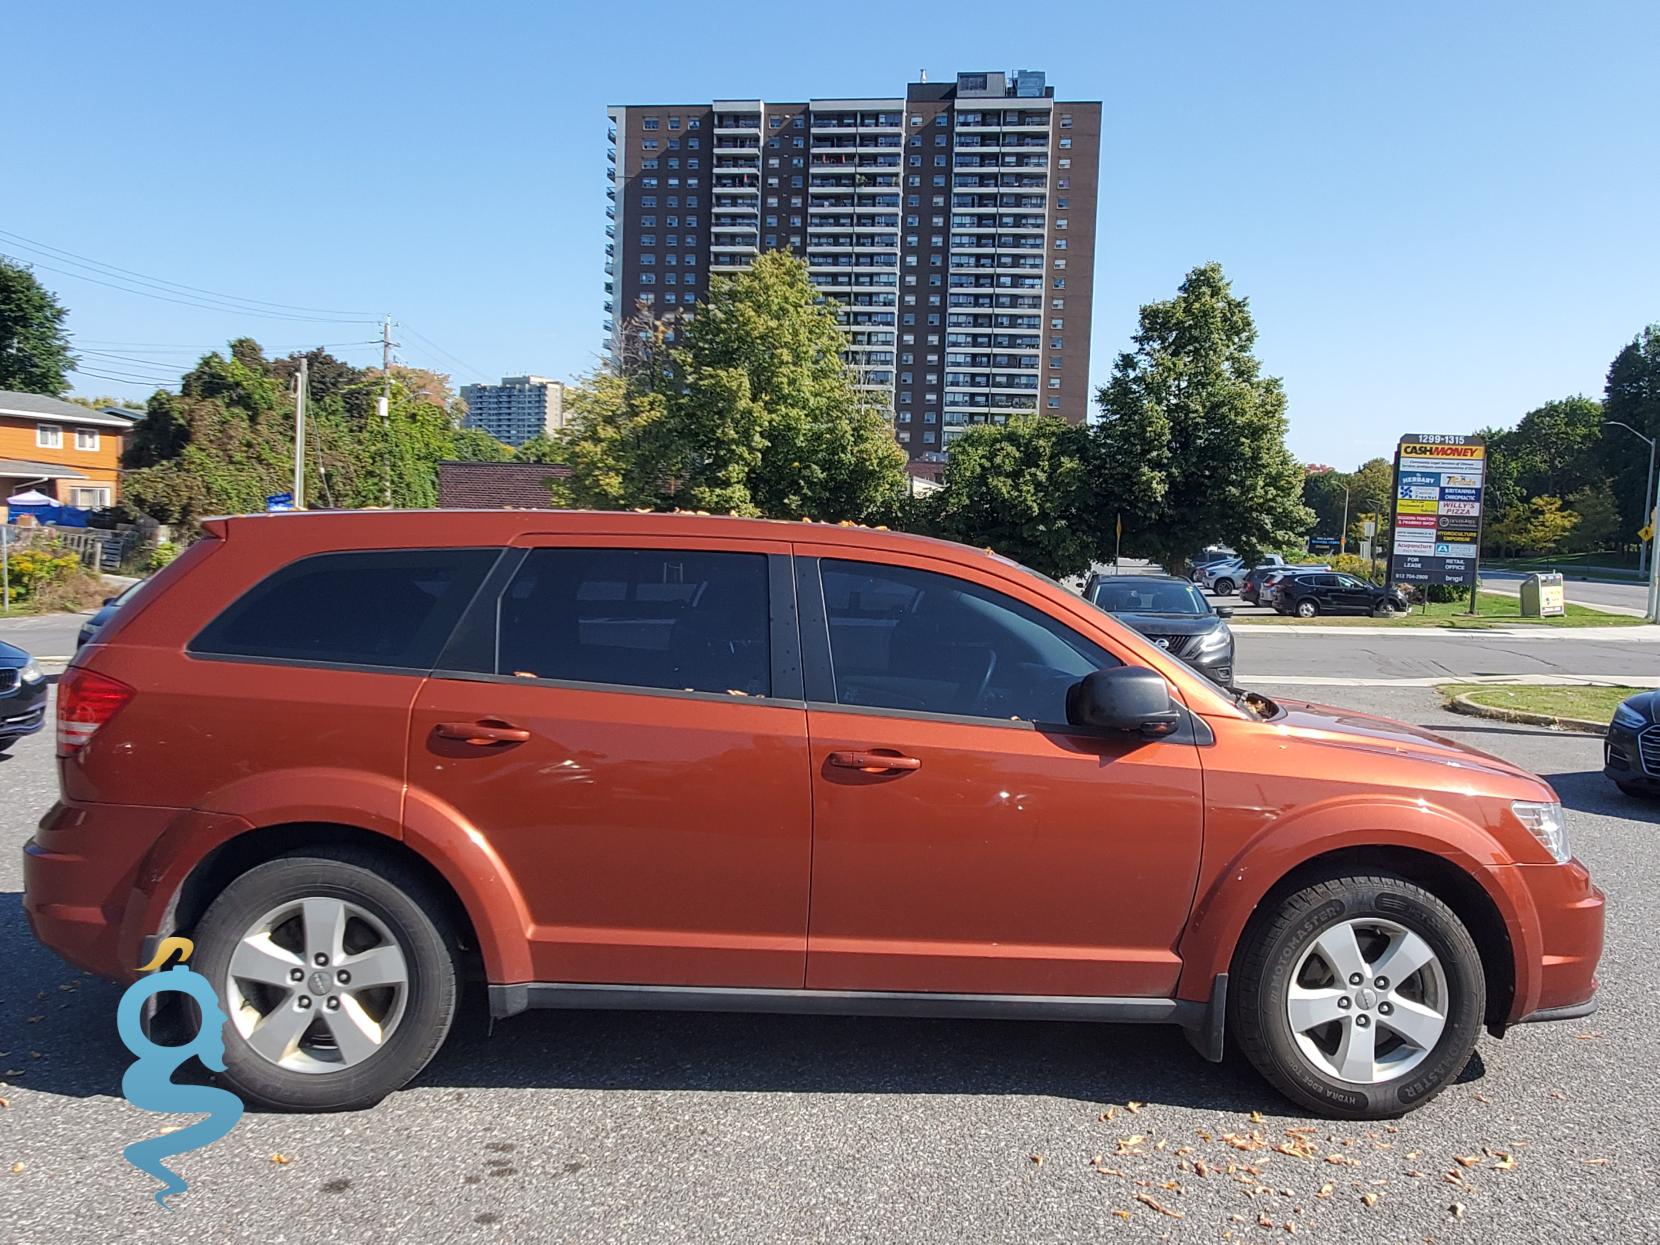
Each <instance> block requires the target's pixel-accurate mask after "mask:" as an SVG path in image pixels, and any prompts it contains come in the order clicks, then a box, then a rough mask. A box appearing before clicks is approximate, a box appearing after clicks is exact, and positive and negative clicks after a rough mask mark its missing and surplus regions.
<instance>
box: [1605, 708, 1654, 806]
mask: <svg viewBox="0 0 1660 1245" xmlns="http://www.w3.org/2000/svg"><path fill="white" fill-rule="evenodd" d="M1644 743H1647V744H1648V748H1647V754H1648V755H1647V759H1646V761H1645V757H1644V748H1643V744H1644ZM1602 772H1603V773H1604V774H1606V775H1607V776H1608V777H1609V778H1611V779H1613V780H1614V781H1615V782H1617V783H1619V784H1620V785H1621V786H1622V787H1642V788H1645V789H1647V790H1649V791H1660V726H1646V727H1644V728H1643V729H1642V730H1641V731H1634V730H1630V729H1629V728H1627V727H1624V726H1620V725H1619V724H1618V723H1610V724H1609V726H1608V736H1607V738H1606V739H1604V740H1603V744H1602Z"/></svg>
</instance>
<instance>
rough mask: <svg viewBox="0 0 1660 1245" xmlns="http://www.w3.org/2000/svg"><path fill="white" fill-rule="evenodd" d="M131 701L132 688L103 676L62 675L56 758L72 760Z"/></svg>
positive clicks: (78, 671)
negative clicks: (69, 758)
mask: <svg viewBox="0 0 1660 1245" xmlns="http://www.w3.org/2000/svg"><path fill="white" fill-rule="evenodd" d="M132 698H133V689H132V688H130V687H128V686H127V685H126V684H125V683H123V682H121V681H120V680H119V679H112V678H110V677H109V676H108V675H107V674H99V673H97V672H96V671H94V670H81V669H70V670H67V671H65V672H64V676H63V678H62V679H60V680H59V681H58V755H59V756H60V757H72V756H74V755H75V753H76V752H78V751H80V749H81V748H82V747H83V746H84V745H85V744H86V742H87V740H89V739H91V738H92V736H93V735H94V734H95V733H96V732H97V730H98V728H99V727H100V726H102V725H103V724H104V723H105V722H108V721H109V720H110V719H111V718H113V717H114V716H115V715H116V712H117V711H118V710H119V709H120V708H121V706H122V705H124V704H126V703H127V702H128V701H129V700H131V699H132Z"/></svg>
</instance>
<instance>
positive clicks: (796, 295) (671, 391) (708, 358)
mask: <svg viewBox="0 0 1660 1245" xmlns="http://www.w3.org/2000/svg"><path fill="white" fill-rule="evenodd" d="M671 330H672V331H673V332H675V333H676V334H677V335H678V337H679V341H678V343H676V344H674V345H672V346H671V345H670V344H669V341H668V334H669V332H670V331H671ZM623 336H624V340H625V341H626V342H627V343H628V349H627V354H626V357H625V358H624V360H623V361H622V363H621V364H620V365H615V366H609V365H608V366H607V367H604V368H602V369H601V370H600V371H598V372H596V373H594V374H593V375H592V376H589V377H588V378H586V379H585V380H584V381H583V382H582V383H581V384H580V385H579V386H577V387H576V389H575V390H574V391H572V392H569V393H567V395H566V408H567V429H566V431H565V433H564V435H562V436H561V437H560V438H559V443H560V447H561V449H562V451H563V453H562V454H561V455H560V457H561V458H562V459H563V461H564V462H565V463H566V464H567V465H568V466H569V467H570V468H571V473H572V474H571V476H570V478H569V479H568V480H564V481H561V482H559V484H558V485H557V486H556V488H555V499H556V500H557V501H559V502H561V503H562V504H571V505H585V506H602V507H612V508H614V507H618V506H629V507H633V506H652V507H656V508H670V507H676V506H678V507H682V508H685V509H693V510H708V511H712V512H714V513H717V514H747V515H766V516H771V517H775V518H812V519H827V520H842V519H847V520H853V521H865V520H869V519H873V518H876V517H881V516H885V515H886V514H888V513H890V512H891V511H892V510H893V509H894V508H895V507H896V506H897V505H898V503H899V500H900V499H901V498H902V497H903V495H904V490H905V454H904V451H903V450H901V449H900V448H899V447H898V445H897V444H895V442H894V439H893V434H892V431H891V429H890V428H889V426H888V422H887V419H886V418H885V416H884V415H883V414H882V412H881V411H880V410H878V409H877V407H876V406H875V404H874V403H873V402H872V401H871V400H870V399H869V398H868V397H867V396H866V395H865V394H863V393H862V392H861V391H860V390H859V388H858V387H857V385H856V384H855V381H854V377H853V374H852V372H851V371H850V370H849V369H848V367H847V366H846V364H845V363H844V362H843V360H842V357H841V352H842V350H843V349H845V347H846V340H845V338H844V337H843V335H842V332H841V329H840V327H839V326H838V325H837V323H836V317H835V313H834V311H833V310H832V309H831V308H830V307H829V306H828V305H827V304H825V303H824V302H823V301H822V300H821V299H820V298H819V296H818V293H817V291H816V290H815V289H814V288H813V285H812V283H811V282H810V281H809V280H808V279H807V267H806V265H805V264H804V263H803V262H802V261H801V260H799V259H797V258H795V257H793V256H791V255H788V254H785V253H783V252H779V251H770V252H768V253H766V254H764V255H762V256H760V257H759V258H758V259H756V261H755V263H754V264H753V265H752V266H751V267H750V268H749V269H748V270H746V271H745V272H743V273H741V274H739V275H737V276H734V277H731V278H716V280H715V281H714V282H713V283H712V285H711V289H710V294H709V297H708V299H707V300H705V301H704V302H703V303H701V304H700V305H699V306H698V310H697V314H696V315H695V316H693V317H691V318H690V319H689V320H687V321H686V322H685V323H684V325H683V326H681V325H678V324H675V325H671V324H664V323H661V322H652V321H649V320H640V319H636V320H635V321H633V322H631V323H630V324H629V325H628V326H625V329H624V334H623Z"/></svg>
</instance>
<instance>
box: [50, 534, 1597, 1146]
mask: <svg viewBox="0 0 1660 1245" xmlns="http://www.w3.org/2000/svg"><path fill="white" fill-rule="evenodd" d="M57 740H58V745H57V746H58V757H59V771H60V780H61V788H62V794H61V798H60V799H59V801H58V803H57V804H56V805H55V806H54V807H53V808H52V810H51V811H50V812H48V813H47V814H46V815H45V817H44V818H42V820H41V823H40V828H39V832H38V833H37V834H36V836H35V838H34V839H33V840H32V841H31V842H30V843H29V844H28V845H27V847H26V848H25V856H26V860H25V878H26V883H25V886H26V894H25V900H24V902H25V907H26V909H27V912H28V917H29V920H30V923H31V925H32V927H33V929H34V931H35V934H36V936H37V937H39V938H40V939H41V940H42V941H43V942H45V943H46V944H47V945H48V946H50V947H52V948H54V949H55V950H56V951H58V952H59V953H60V954H61V955H62V956H64V958H66V959H68V960H69V961H71V962H72V963H74V964H77V965H81V966H83V967H85V968H88V969H91V970H93V971H95V972H97V973H100V974H103V975H105V976H108V977H112V978H116V979H118V980H124V979H131V978H133V977H134V976H135V974H136V971H137V966H139V965H141V964H144V963H146V962H147V961H148V960H149V959H150V957H151V955H152V952H153V951H154V949H155V948H156V946H157V944H158V940H159V939H161V938H163V937H166V936H168V935H172V934H185V935H188V936H189V937H191V938H192V939H194V941H195V945H196V951H195V960H194V967H195V968H196V969H197V970H198V971H199V972H201V973H203V974H204V975H205V976H207V978H208V979H209V980H210V981H211V982H212V983H213V985H214V987H215V988H216V989H217V990H219V991H220V992H221V994H222V1001H223V1004H224V1010H225V1013H226V1015H227V1017H228V1021H227V1024H226V1027H225V1063H226V1069H227V1070H226V1073H225V1076H226V1078H227V1079H228V1081H229V1082H230V1084H231V1085H232V1086H233V1087H234V1088H235V1089H236V1090H237V1091H239V1092H240V1093H242V1094H243V1095H245V1096H247V1097H249V1098H252V1099H257V1100H260V1101H262V1102H264V1103H268V1104H272V1105H276V1106H279V1107H286V1108H293V1109H329V1108H344V1107H356V1106H362V1105H365V1104H368V1103H371V1102H374V1101H375V1100H377V1099H378V1098H380V1097H382V1096H383V1095H385V1094H386V1093H388V1092H390V1091H392V1090H394V1089H396V1088H398V1087H400V1086H402V1085H403V1084H405V1083H406V1082H407V1081H409V1080H410V1079H411V1078H412V1077H414V1076H415V1075H416V1074H417V1073H418V1072H419V1071H420V1070H421V1068H422V1067H423V1066H424V1065H425V1064H426V1063H427V1061H428V1060H429V1059H431V1058H432V1056H433V1054H434V1052H435V1051H437V1049H438V1048H439V1046H440V1045H441V1044H442V1042H443V1041H444V1038H445V1035H446V1034H447V1032H448V1031H449V1028H450V1025H451V1022H452V1020H453V1018H454V1016H455V1015H456V1011H457V1008H458V1006H459V1004H460V1000H461V999H462V998H463V997H470V996H473V995H474V993H475V988H476V992H477V994H479V995H482V996H483V997H485V998H487V999H488V1003H489V1008H490V1012H491V1015H492V1016H494V1017H496V1018H501V1017H506V1016H511V1015H513V1014H515V1013H517V1012H520V1011H523V1010H525V1009H526V1008H531V1007H561V1008H653V1009H662V1010H671V1011H673V1010H695V1009H705V1010H754V1011H796V1012H815V1013H852V1014H859V1015H925V1016H969V1017H1002V1018H1019V1017H1035V1018H1060V1019H1069V1020H1102V1021H1146V1022H1156V1023H1167V1024H1174V1025H1178V1026H1180V1027H1181V1028H1182V1029H1184V1030H1185V1031H1186V1034H1187V1036H1188V1038H1189V1040H1190V1041H1191V1042H1192V1043H1193V1045H1194V1046H1195V1047H1197V1048H1198V1050H1199V1051H1200V1052H1201V1053H1203V1054H1204V1055H1205V1056H1206V1057H1208V1058H1210V1059H1213V1060H1216V1059H1220V1058H1221V1057H1222V1054H1223V1045H1224V1033H1226V1034H1228V1035H1229V1036H1231V1037H1233V1038H1234V1039H1235V1040H1236V1042H1237V1045H1238V1046H1239V1048H1240V1049H1242V1050H1243V1052H1244V1053H1245V1055H1246V1056H1247V1057H1249V1058H1250V1060H1251V1061H1252V1062H1253V1063H1254V1064H1255V1065H1256V1066H1257V1067H1258V1068H1259V1069H1260V1070H1261V1072H1262V1073H1263V1075H1264V1076H1266V1077H1267V1078H1268V1080H1270V1081H1271V1082H1272V1083H1273V1084H1274V1085H1276V1086H1277V1087H1278V1088H1279V1089H1280V1090H1282V1091H1283V1092H1284V1093H1285V1094H1286V1095H1287V1096H1289V1097H1290V1098H1292V1099H1294V1100H1296V1101H1297V1102H1299V1103H1301V1104H1303V1105H1304V1106H1306V1107H1310V1108H1313V1109H1315V1110H1318V1111H1321V1112H1326V1113H1329V1114H1332V1115H1336V1116H1347V1117H1352V1118H1370V1117H1375V1116H1387V1115H1393V1114H1399V1113H1401V1112H1403V1111H1407V1110H1410V1109H1412V1108H1413V1107H1416V1106H1418V1105H1420V1104H1421V1103H1423V1102H1424V1101H1426V1100H1427V1099H1428V1098H1430V1097H1431V1096H1432V1095H1434V1094H1435V1093H1436V1091H1437V1090H1439V1089H1440V1088H1441V1087H1442V1086H1444V1085H1445V1084H1446V1083H1447V1082H1448V1081H1450V1080H1451V1079H1453V1078H1454V1077H1455V1076H1456V1075H1457V1074H1458V1073H1459V1072H1460V1070H1461V1069H1462V1068H1463V1067H1464V1065H1465V1063H1466V1061H1467V1060H1468V1058H1469V1055H1470V1052H1471V1049H1472V1047H1473V1045H1474V1043H1475V1041H1476V1038H1477V1035H1478V1031H1479V1030H1480V1029H1481V1028H1482V1027H1483V1026H1484V1025H1485V1026H1486V1027H1487V1028H1488V1030H1489V1031H1490V1032H1492V1033H1494V1034H1502V1033H1503V1031H1504V1030H1505V1028H1506V1027H1507V1026H1509V1025H1512V1024H1515V1023H1518V1022H1521V1021H1529V1020H1547V1019H1557V1018H1564V1017H1570V1016H1583V1015H1585V1014H1586V1013H1588V1012H1589V1011H1591V1010H1592V1008H1593V1007H1594V992H1595V990H1596V980H1595V977H1594V975H1593V974H1594V972H1595V969H1596V965H1597V959H1598V956H1599V955H1600V953H1601V949H1602V930H1603V897H1602V894H1601V892H1600V891H1598V890H1597V888H1596V887H1595V886H1593V885H1592V884H1591V880H1590V877H1589V875H1588V874H1587V872H1586V870H1585V868H1584V867H1583V866H1582V865H1581V864H1580V863H1579V862H1578V861H1577V860H1575V859H1573V858H1572V856H1571V855H1570V852H1569V849H1568V843H1567V837H1566V831H1565V828H1564V825H1563V820H1562V810H1561V807H1560V805H1559V804H1558V802H1557V799H1556V796H1555V794H1554V793H1553V792H1552V791H1551V789H1550V787H1548V786H1547V785H1546V784H1545V783H1544V782H1543V781H1541V780H1540V779H1539V778H1536V777H1535V776H1533V775H1532V774H1529V773H1527V772H1525V771H1523V770H1520V769H1517V768H1516V767H1515V766H1513V765H1509V764H1507V763H1506V762H1504V761H1501V760H1498V759H1496V758H1494V757H1491V756H1487V755H1485V754H1483V753H1480V752H1474V751H1471V750H1469V749H1467V748H1462V747H1459V746H1457V745H1456V744H1453V743H1451V742H1449V741H1447V740H1444V739H1441V738H1438V737H1436V736H1434V735H1431V734H1427V733H1425V732H1423V731H1420V730H1415V729H1413V728H1411V727H1407V726H1402V725H1399V724H1398V723H1394V722H1389V721H1385V720H1382V719H1379V718H1372V717H1366V716H1362V715H1359V714H1353V713H1348V712H1346V711H1342V710H1336V709H1328V708H1321V707H1317V706H1311V705H1304V704H1290V703H1287V704H1276V703H1274V702H1272V701H1269V700H1267V699H1265V698H1263V697H1261V696H1256V695H1252V694H1249V693H1230V692H1227V691H1224V690H1223V689H1220V688H1218V687H1217V686H1215V685H1214V684H1212V683H1211V682H1210V681H1208V680H1207V679H1205V678H1204V677H1203V676H1202V675H1200V674H1197V673H1195V672H1194V671H1193V670H1191V669H1189V668H1188V667H1187V666H1186V665H1184V664H1183V663H1182V662H1181V661H1179V660H1177V659H1176V658H1174V657H1172V656H1171V655H1170V654H1168V653H1166V652H1163V651H1161V650H1160V649H1158V648H1157V647H1155V646H1154V645H1152V644H1150V643H1148V642H1147V641H1146V640H1145V639H1143V638H1142V637H1141V636H1139V635H1137V634H1136V633H1135V632H1133V631H1131V630H1129V629H1128V628H1126V627H1123V626H1120V625H1119V624H1118V623H1116V622H1114V621H1113V619H1112V618H1111V617H1109V616H1108V615H1106V614H1103V613H1102V612H1101V611H1100V610H1097V609H1095V608H1094V607H1092V606H1091V605H1089V604H1088V603H1087V602H1085V601H1083V600H1082V599H1081V598H1079V597H1078V596H1076V595H1074V594H1072V593H1070V592H1068V591H1067V590H1065V589H1063V588H1062V587H1060V586H1059V585H1057V584H1055V583H1053V582H1051V581H1049V580H1047V579H1045V578H1043V577H1042V576H1039V575H1037V574H1035V573H1033V572H1031V571H1028V570H1026V569H1025V568H1023V567H1021V566H1018V565H1016V564H1015V563H1012V562H1010V561H1007V560H1006V559H1003V558H1000V557H997V556H995V555H992V554H988V553H984V552H980V551H978V550H973V549H968V548H965V547H963V546H960V545H953V544H948V543H944V542H940V541H934V540H928V539H924V538H921V537H913V536H903V535H898V534H891V533H886V532H880V531H871V530H868V529H859V528H845V527H833V526H828V525H817V524H793V523H777V522H765V521H755V520H742V519H724V518H706V517H697V516H689V515H688V516H681V515H642V514H593V513H572V512H501V513H471V512H446V513H423V512H399V513H391V512H382V513H359V514H296V515H274V516H251V517H247V518H234V519H219V520H213V521H210V522H209V523H207V524H206V525H205V532H204V535H203V539H201V540H200V541H198V542H197V543H196V544H194V545H193V546H191V548H190V549H189V550H188V551H187V552H186V553H185V554H184V555H183V556H182V557H181V558H179V560H178V561H177V562H175V563H174V564H173V565H172V566H170V567H168V568H167V569H166V570H165V571H163V572H161V574H159V575H158V576H156V578H155V579H154V580H153V581H152V582H151V583H150V584H149V585H147V586H146V587H145V588H144V589H143V590H142V591H141V592H139V593H138V594H137V595H136V596H135V597H133V598H132V599H131V600H130V601H129V602H127V603H126V604H125V605H123V607H122V609H121V611H120V612H119V613H118V614H116V615H115V617H114V618H113V619H112V620H111V621H110V623H109V624H108V625H107V626H106V627H105V628H104V629H103V630H101V631H100V632H99V633H98V635H97V636H96V637H94V639H93V641H92V642H91V643H89V644H88V645H87V646H86V647H85V648H83V649H82V650H81V651H80V653H79V654H78V655H77V656H76V658H75V660H74V663H73V664H72V665H71V667H70V669H69V671H68V673H67V674H66V675H65V676H64V678H63V680H62V682H61V684H60V685H59V688H58V702H57ZM464 987H465V989H464Z"/></svg>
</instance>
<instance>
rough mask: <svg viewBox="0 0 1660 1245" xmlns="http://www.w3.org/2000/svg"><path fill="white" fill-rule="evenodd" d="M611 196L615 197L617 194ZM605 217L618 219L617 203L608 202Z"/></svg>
mask: <svg viewBox="0 0 1660 1245" xmlns="http://www.w3.org/2000/svg"><path fill="white" fill-rule="evenodd" d="M611 197H612V198H613V199H615V198H616V197H617V196H616V195H614V194H613V195H612V196H611ZM605 218H606V219H607V220H616V219H617V205H616V204H615V203H607V204H606V205H605Z"/></svg>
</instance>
